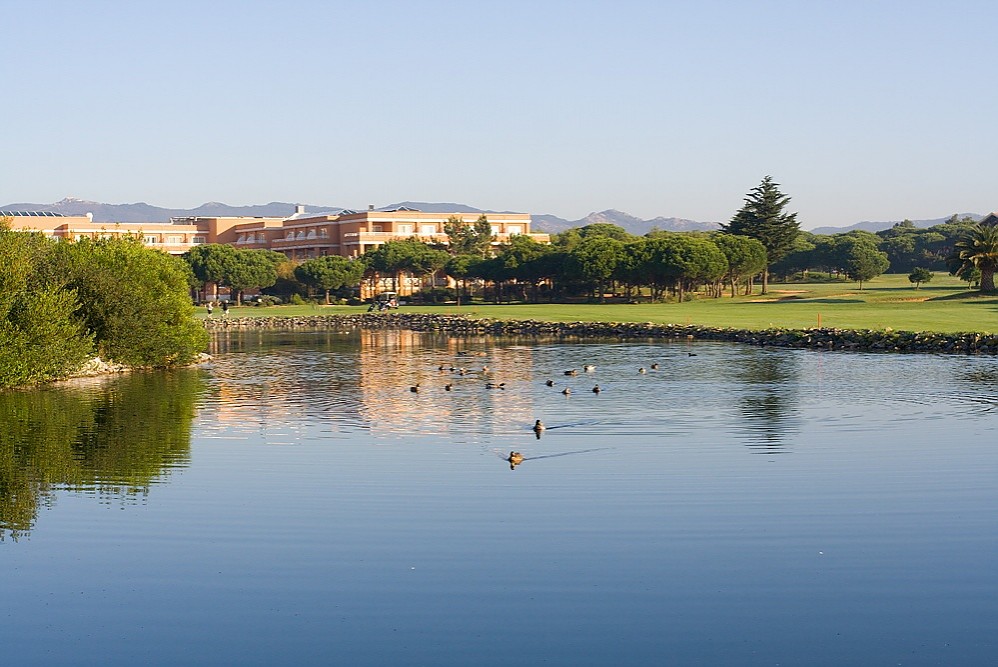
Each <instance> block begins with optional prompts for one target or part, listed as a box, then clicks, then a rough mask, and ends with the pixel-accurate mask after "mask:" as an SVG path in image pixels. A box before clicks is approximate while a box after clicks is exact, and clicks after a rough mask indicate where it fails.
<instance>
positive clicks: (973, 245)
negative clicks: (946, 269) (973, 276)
mask: <svg viewBox="0 0 998 667" xmlns="http://www.w3.org/2000/svg"><path fill="white" fill-rule="evenodd" d="M947 262H948V263H949V265H950V273H952V274H953V275H955V276H961V275H965V274H967V273H969V272H971V271H973V270H974V269H978V270H979V271H980V272H981V291H982V292H993V291H994V289H995V269H998V225H975V226H974V227H973V228H971V230H970V231H969V232H968V233H967V234H966V235H965V236H964V237H963V238H961V239H960V240H959V241H957V242H956V243H954V244H953V254H952V255H950V256H949V257H948V258H947Z"/></svg>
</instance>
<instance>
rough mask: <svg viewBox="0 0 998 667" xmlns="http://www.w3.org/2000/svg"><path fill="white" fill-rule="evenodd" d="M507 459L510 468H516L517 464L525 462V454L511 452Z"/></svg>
mask: <svg viewBox="0 0 998 667" xmlns="http://www.w3.org/2000/svg"><path fill="white" fill-rule="evenodd" d="M506 460H507V461H509V469H510V470H515V469H516V466H518V465H520V464H521V463H523V454H521V453H520V452H510V453H509V458H507V459H506Z"/></svg>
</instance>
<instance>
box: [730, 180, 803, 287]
mask: <svg viewBox="0 0 998 667" xmlns="http://www.w3.org/2000/svg"><path fill="white" fill-rule="evenodd" d="M789 202H790V197H788V196H787V195H785V194H783V193H782V192H780V189H779V183H774V182H773V178H772V177H771V176H766V177H765V178H763V179H762V183H760V184H759V185H758V186H756V187H755V188H753V189H752V191H751V192H749V193H748V195H746V197H745V204H744V205H743V206H742V207H741V208H740V209H739V210H738V212H737V213H735V216H734V217H733V218H732V219H731V222H729V223H728V224H726V225H722V226H721V231H724V232H727V233H728V234H738V235H739V236H748V237H750V238H754V239H757V240H759V241H760V242H761V243H762V245H763V246H764V247H765V248H766V257H767V261H768V262H769V264H768V265H767V267H766V268H765V269H763V271H762V293H763V294H765V293H766V292H767V291H768V288H769V266H772V265H773V264H774V263H775V262H778V261H779V260H780V259H782V258H783V256H784V255H785V254H786V253H787V252H788V251H789V250H790V248H791V247H792V246H793V242H794V240H795V239H796V238H797V235H798V234H799V233H800V224H799V223H798V222H797V214H796V213H785V212H784V209H785V208H786V207H787V204H788V203H789Z"/></svg>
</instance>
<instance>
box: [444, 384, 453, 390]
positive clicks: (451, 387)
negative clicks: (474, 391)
mask: <svg viewBox="0 0 998 667" xmlns="http://www.w3.org/2000/svg"><path fill="white" fill-rule="evenodd" d="M453 388H454V385H452V384H451V383H450V382H448V383H447V384H445V385H444V391H450V390H451V389H453Z"/></svg>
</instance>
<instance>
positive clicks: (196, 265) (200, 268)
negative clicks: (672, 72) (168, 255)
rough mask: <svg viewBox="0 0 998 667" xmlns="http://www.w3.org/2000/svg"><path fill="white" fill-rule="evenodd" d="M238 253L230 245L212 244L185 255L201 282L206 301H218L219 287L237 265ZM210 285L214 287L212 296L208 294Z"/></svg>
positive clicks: (198, 247)
mask: <svg viewBox="0 0 998 667" xmlns="http://www.w3.org/2000/svg"><path fill="white" fill-rule="evenodd" d="M236 252H237V251H236V249H235V248H233V247H232V246H230V245H225V244H220V243H210V244H204V245H198V246H194V247H193V248H191V249H190V250H188V251H187V252H186V253H185V254H184V255H183V257H184V259H185V260H186V261H187V263H188V264H189V265H190V267H191V271H193V273H194V276H195V277H196V278H197V279H198V280H199V281H200V282H201V285H202V290H203V296H204V299H205V300H209V301H217V300H218V286H219V285H222V284H224V283H225V279H226V277H227V276H228V273H229V271H230V267H231V266H232V265H233V264H235V263H236V261H237V260H236ZM208 284H212V285H213V286H214V291H213V293H212V295H211V296H209V295H208V292H207V286H208ZM226 286H227V285H226Z"/></svg>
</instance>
